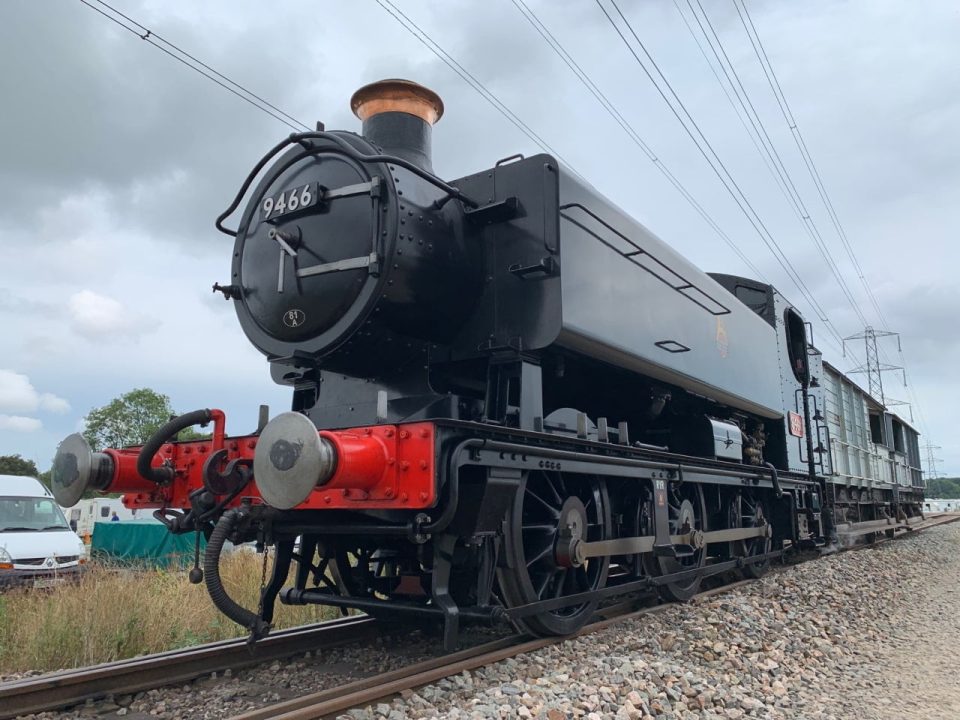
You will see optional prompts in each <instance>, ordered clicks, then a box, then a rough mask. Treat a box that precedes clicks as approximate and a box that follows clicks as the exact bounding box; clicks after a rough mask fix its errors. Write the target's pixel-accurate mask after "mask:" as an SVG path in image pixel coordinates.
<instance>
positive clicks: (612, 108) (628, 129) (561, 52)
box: [512, 0, 765, 279]
mask: <svg viewBox="0 0 960 720" xmlns="http://www.w3.org/2000/svg"><path fill="white" fill-rule="evenodd" d="M512 2H513V4H514V6H515V7H516V8H517V10H519V11H520V14H521V15H523V16H524V18H526V20H527V22H529V23H530V25H532V26H533V28H534V30H536V31H537V32H538V33H539V34H540V36H541V37H542V38H543V39H544V41H545V42H546V43H547V45H549V46H550V48H551V49H552V50H553V51H554V52H555V53H556V54H557V55H558V56H559V57H560V59H561V60H563V62H564V63H565V64H566V66H567V67H568V68H569V69H570V71H571V72H573V74H574V75H576V77H577V79H578V80H580V82H581V83H583V85H584V87H586V88H587V90H589V91H590V93H591V94H592V95H593V97H594V98H596V100H597V102H599V103H600V105H601V106H602V107H603V109H604V110H606V111H607V113H608V114H609V115H610V117H612V118H613V119H614V120H615V121H616V123H617V124H618V125H619V126H620V127H621V128H622V129H623V131H624V132H625V133H626V134H627V137H629V138H630V139H631V140H632V141H633V143H634V144H635V145H636V146H637V147H639V148H640V149H641V150H642V151H643V154H644V155H646V157H647V159H648V160H650V162H652V163H653V164H654V166H656V168H657V169H658V170H659V171H660V172H661V173H662V174H663V176H664V177H665V178H666V179H667V181H668V182H669V183H670V184H671V185H673V187H674V188H675V189H676V190H677V192H679V193H680V194H681V195H682V196H683V198H684V199H685V200H686V201H687V202H688V203H690V205H691V206H692V207H693V209H694V210H696V211H697V214H699V215H700V217H701V218H703V220H704V221H705V222H706V223H707V224H708V225H709V226H710V227H711V229H713V231H714V232H715V233H716V234H717V235H719V236H720V238H721V239H722V240H723V241H724V242H725V243H726V244H727V246H728V247H729V248H730V249H731V250H733V252H734V253H735V254H736V255H737V257H739V258H740V260H742V261H743V263H744V264H745V265H746V266H747V267H748V268H749V269H750V270H751V271H752V272H753V273H755V274H756V276H757V277H758V278H759V279H765V278H764V276H763V273H762V272H761V271H760V269H759V268H757V266H756V265H754V263H753V262H752V261H751V260H750V258H748V257H747V256H746V255H745V254H744V253H743V251H742V250H741V249H740V247H739V246H738V245H737V244H736V243H735V242H734V241H733V240H732V239H731V238H730V236H729V235H727V233H725V232H724V231H723V228H721V227H720V226H719V224H717V222H716V220H714V219H713V217H711V216H710V214H709V213H708V212H707V211H706V210H705V209H704V207H703V206H702V205H701V204H700V203H699V202H698V201H697V199H696V198H695V197H694V196H693V195H692V194H691V193H690V192H689V191H688V190H687V188H686V187H684V185H683V183H681V182H680V181H679V180H678V179H677V177H676V176H675V175H674V174H673V173H672V172H671V171H670V168H668V167H667V166H666V164H664V162H663V160H662V159H661V158H660V156H659V155H658V154H657V153H655V152H654V151H653V149H652V148H651V147H650V146H649V145H648V144H647V143H646V141H644V139H643V138H642V137H641V136H640V134H639V133H638V132H637V131H636V129H635V128H634V127H633V125H632V124H631V123H630V122H629V121H628V120H627V119H626V118H625V117H624V116H623V114H622V113H621V112H620V110H619V109H618V108H617V107H616V105H614V104H613V103H612V102H611V101H610V99H609V98H608V97H607V96H606V95H605V94H604V92H603V91H602V90H601V89H600V88H599V87H597V85H596V83H594V82H593V80H592V79H591V78H590V76H589V75H588V74H587V73H586V72H585V71H584V69H583V68H582V67H581V66H580V65H579V64H578V63H577V61H576V60H574V59H573V57H572V56H571V55H570V53H568V52H567V50H566V49H565V48H564V47H563V45H562V44H561V43H560V41H559V40H557V38H556V37H555V36H554V35H553V33H551V32H550V30H549V29H548V28H547V26H546V25H544V24H543V22H542V21H541V20H540V18H538V17H537V15H536V13H535V12H534V11H533V10H531V9H530V7H529V6H527V4H526V3H524V2H523V0H512Z"/></svg>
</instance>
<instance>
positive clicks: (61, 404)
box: [40, 393, 70, 415]
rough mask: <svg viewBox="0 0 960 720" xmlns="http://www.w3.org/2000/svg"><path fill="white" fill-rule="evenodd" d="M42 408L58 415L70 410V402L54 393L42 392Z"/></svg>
mask: <svg viewBox="0 0 960 720" xmlns="http://www.w3.org/2000/svg"><path fill="white" fill-rule="evenodd" d="M40 409H41V410H45V411H47V412H51V413H55V414H57V415H66V414H67V413H68V412H70V403H68V402H67V401H66V400H64V399H63V398H62V397H58V396H56V395H54V394H53V393H40Z"/></svg>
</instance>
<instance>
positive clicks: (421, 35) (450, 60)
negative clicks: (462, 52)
mask: <svg viewBox="0 0 960 720" xmlns="http://www.w3.org/2000/svg"><path fill="white" fill-rule="evenodd" d="M376 2H377V4H378V5H379V6H380V7H381V8H383V9H384V10H385V11H386V12H387V13H389V14H390V15H391V16H392V17H393V19H394V20H396V21H397V22H398V23H400V25H401V26H403V28H404V29H405V30H406V31H407V32H409V33H410V34H411V35H413V36H414V37H415V38H416V39H417V40H419V41H420V43H421V44H422V45H423V46H424V47H426V48H427V49H428V50H429V51H430V52H432V53H433V54H434V55H436V56H437V57H438V58H439V59H440V60H442V61H443V63H444V64H445V65H446V66H447V67H449V68H450V69H451V70H453V72H455V73H456V74H457V75H459V76H460V78H461V79H462V80H463V81H464V82H465V83H467V85H469V86H470V87H472V88H473V89H474V90H475V91H476V92H477V93H479V95H480V96H481V97H482V98H483V99H484V100H486V101H487V102H488V103H489V104H490V105H492V106H493V108H494V109H496V110H497V112H499V113H500V114H501V115H503V116H504V117H505V118H507V120H509V121H510V122H511V123H512V124H513V125H514V126H515V127H516V128H517V129H518V130H520V132H522V133H523V134H524V135H526V136H527V137H528V138H530V140H532V141H533V142H534V143H536V144H537V145H538V146H539V147H540V148H541V149H542V150H543V151H544V152H548V153H550V154H551V155H553V156H554V157H556V158H557V159H558V160H560V161H561V162H562V163H563V164H564V165H566V166H567V167H568V168H570V169H571V170H572V171H573V172H574V173H576V174H577V175H578V176H579V177H581V178H583V176H582V175H580V173H579V172H577V170H576V169H575V168H574V167H573V165H572V164H571V163H569V162H567V160H566V159H565V158H564V157H563V156H562V155H561V154H560V153H558V152H557V151H556V150H554V149H553V148H552V147H551V146H550V145H549V143H547V141H546V140H544V139H543V138H542V137H540V135H538V134H537V133H536V132H535V131H534V130H533V129H532V128H531V127H530V126H529V125H527V124H526V123H525V122H524V121H523V120H522V119H520V117H519V116H517V114H516V113H514V112H513V111H512V110H511V109H510V108H509V107H507V106H506V105H505V104H504V103H503V102H502V101H501V100H500V98H498V97H497V96H496V95H495V94H493V93H492V92H491V91H490V90H489V89H487V87H486V86H485V85H484V84H483V83H482V82H480V80H478V79H477V78H476V77H475V76H474V75H473V74H472V73H471V72H470V71H469V70H467V69H466V68H464V67H463V65H461V64H460V63H459V62H457V60H456V58H454V57H453V56H452V55H451V54H450V53H448V52H447V51H446V50H444V49H443V48H442V47H441V46H440V45H439V44H438V43H437V42H436V41H434V40H433V38H431V37H430V35H429V34H427V33H426V32H425V31H424V30H423V29H421V28H420V26H419V25H417V23H416V22H414V21H413V20H411V19H410V18H409V17H408V16H407V15H406V14H405V13H404V12H403V11H402V10H400V9H399V8H398V7H397V6H396V5H394V4H393V3H392V2H391V1H390V0H376Z"/></svg>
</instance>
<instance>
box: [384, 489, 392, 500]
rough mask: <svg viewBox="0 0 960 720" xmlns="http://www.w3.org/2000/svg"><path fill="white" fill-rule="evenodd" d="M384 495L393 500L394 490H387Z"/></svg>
mask: <svg viewBox="0 0 960 720" xmlns="http://www.w3.org/2000/svg"><path fill="white" fill-rule="evenodd" d="M383 494H384V495H385V496H386V497H388V498H392V497H393V488H387V489H386V490H384V491H383Z"/></svg>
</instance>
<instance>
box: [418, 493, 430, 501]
mask: <svg viewBox="0 0 960 720" xmlns="http://www.w3.org/2000/svg"><path fill="white" fill-rule="evenodd" d="M428 497H430V496H429V495H427V491H426V490H421V491H420V499H421V500H423V501H424V502H426V500H427V498H428Z"/></svg>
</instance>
